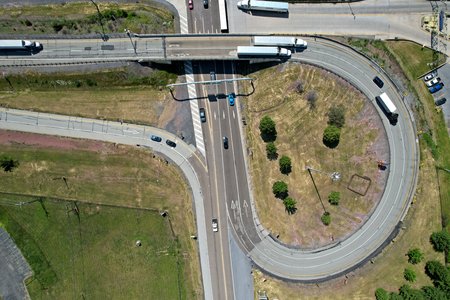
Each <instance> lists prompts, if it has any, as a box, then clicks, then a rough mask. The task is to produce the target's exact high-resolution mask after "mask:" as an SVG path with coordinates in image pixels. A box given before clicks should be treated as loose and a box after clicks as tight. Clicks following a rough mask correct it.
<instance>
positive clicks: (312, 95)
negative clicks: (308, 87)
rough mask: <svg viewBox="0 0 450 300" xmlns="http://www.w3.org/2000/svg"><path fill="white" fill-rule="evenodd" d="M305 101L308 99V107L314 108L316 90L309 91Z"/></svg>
mask: <svg viewBox="0 0 450 300" xmlns="http://www.w3.org/2000/svg"><path fill="white" fill-rule="evenodd" d="M306 101H308V104H309V108H310V109H315V108H316V102H317V92H316V91H314V90H312V91H309V92H308V94H307V95H306Z"/></svg>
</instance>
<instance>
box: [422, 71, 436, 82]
mask: <svg viewBox="0 0 450 300" xmlns="http://www.w3.org/2000/svg"><path fill="white" fill-rule="evenodd" d="M433 78H434V73H430V74H428V75H427V76H425V77H424V78H423V80H424V81H428V80H431V79H433Z"/></svg>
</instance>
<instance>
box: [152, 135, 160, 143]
mask: <svg viewBox="0 0 450 300" xmlns="http://www.w3.org/2000/svg"><path fill="white" fill-rule="evenodd" d="M150 139H151V140H152V141H154V142H158V143H159V142H161V141H162V139H161V138H160V137H159V136H157V135H151V136H150Z"/></svg>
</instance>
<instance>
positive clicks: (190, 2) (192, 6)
mask: <svg viewBox="0 0 450 300" xmlns="http://www.w3.org/2000/svg"><path fill="white" fill-rule="evenodd" d="M188 6H189V9H190V10H193V9H194V0H188Z"/></svg>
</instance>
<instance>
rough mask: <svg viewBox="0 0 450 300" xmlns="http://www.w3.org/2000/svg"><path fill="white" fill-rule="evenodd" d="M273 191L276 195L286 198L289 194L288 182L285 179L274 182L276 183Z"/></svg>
mask: <svg viewBox="0 0 450 300" xmlns="http://www.w3.org/2000/svg"><path fill="white" fill-rule="evenodd" d="M272 192H273V194H274V195H275V197H277V198H280V199H285V198H286V197H287V196H288V195H289V193H288V185H287V183H286V182H284V181H276V182H274V184H273V185H272Z"/></svg>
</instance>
